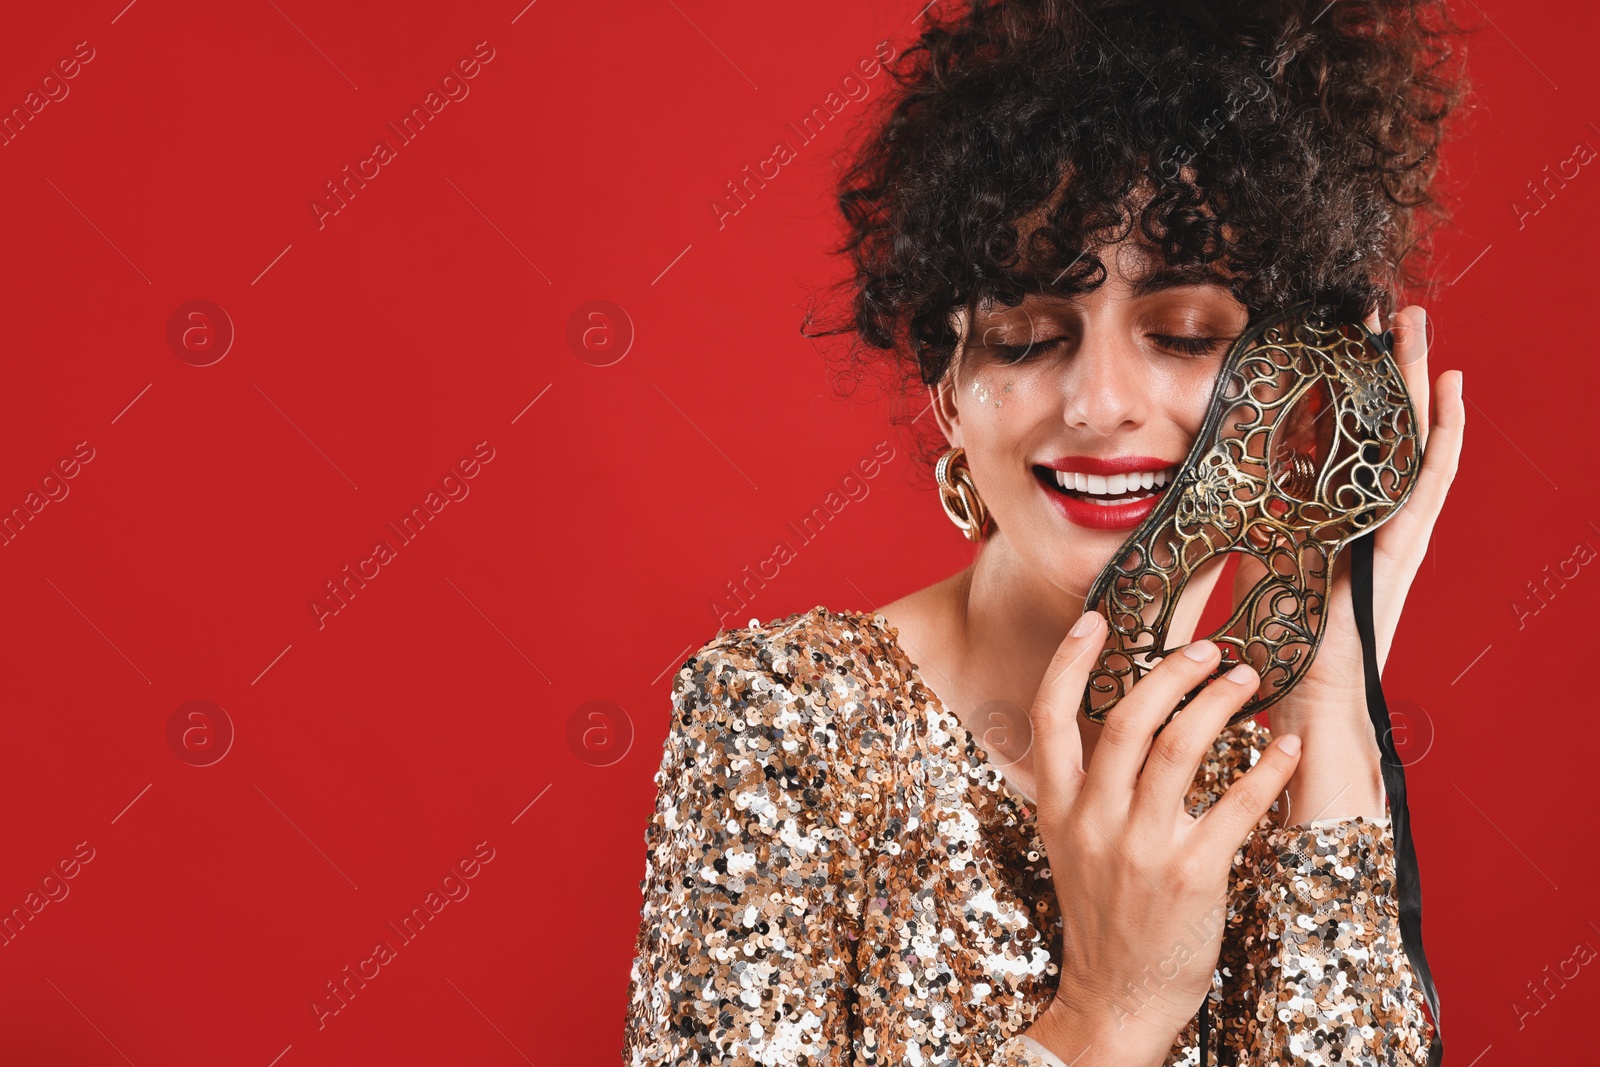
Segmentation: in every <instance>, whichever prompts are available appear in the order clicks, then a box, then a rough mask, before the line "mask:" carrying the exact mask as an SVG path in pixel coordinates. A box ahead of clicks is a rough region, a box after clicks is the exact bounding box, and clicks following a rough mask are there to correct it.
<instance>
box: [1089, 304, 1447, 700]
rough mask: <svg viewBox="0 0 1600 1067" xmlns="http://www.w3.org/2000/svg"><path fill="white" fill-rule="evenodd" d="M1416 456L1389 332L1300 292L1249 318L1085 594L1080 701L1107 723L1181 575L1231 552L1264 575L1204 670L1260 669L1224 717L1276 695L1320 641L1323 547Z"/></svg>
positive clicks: (1170, 606) (1383, 499)
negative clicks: (1207, 399)
mask: <svg viewBox="0 0 1600 1067" xmlns="http://www.w3.org/2000/svg"><path fill="white" fill-rule="evenodd" d="M1421 460H1422V447H1421V443H1420V441H1419V439H1418V437H1417V429H1416V413H1415V412H1414V410H1413V409H1412V406H1411V398H1410V396H1409V395H1408V394H1407V392H1406V387H1405V380H1404V379H1403V378H1402V376H1401V374H1400V368H1399V366H1398V365H1397V364H1396V363H1395V361H1394V356H1393V335H1392V332H1390V331H1385V332H1384V333H1382V334H1373V333H1372V332H1371V331H1369V330H1368V329H1367V328H1366V327H1365V326H1363V325H1361V324H1359V323H1339V322H1336V321H1335V320H1333V319H1332V318H1331V317H1329V316H1327V315H1326V314H1325V313H1324V312H1322V311H1320V310H1318V309H1317V308H1314V307H1313V306H1312V305H1310V304H1301V305H1299V306H1297V307H1294V308H1291V309H1289V310H1288V311H1286V312H1282V313H1280V314H1278V315H1274V316H1272V317H1269V318H1266V319H1264V320H1262V321H1260V322H1258V323H1256V324H1254V325H1252V326H1251V328H1250V329H1248V330H1246V331H1245V333H1244V334H1243V335H1242V336H1240V338H1239V339H1238V340H1237V341H1236V342H1234V345H1233V347H1232V348H1231V349H1230V350H1229V351H1228V355H1227V357H1226V358H1225V359H1224V360H1223V363H1222V368H1221V370H1220V371H1219V373H1218V376H1217V383H1216V386H1215V387H1214V390H1213V392H1212V397H1211V406H1210V407H1209V409H1208V410H1207V413H1206V419H1205V422H1204V424H1203V425H1202V426H1201V429H1200V432H1199V433H1198V434H1197V435H1196V436H1195V441H1194V445H1193V447H1192V448H1191V449H1190V451H1189V455H1188V457H1187V458H1186V459H1185V460H1184V463H1183V466H1182V468H1181V469H1180V472H1179V474H1178V477H1177V480H1176V481H1175V482H1174V483H1173V484H1172V485H1171V486H1170V487H1169V488H1168V489H1167V490H1166V492H1165V493H1164V494H1163V496H1162V499H1161V501H1160V502H1159V504H1158V505H1157V507H1156V509H1155V511H1153V512H1152V513H1151V514H1150V515H1149V516H1148V517H1147V518H1146V519H1145V521H1144V522H1143V523H1141V524H1140V525H1139V527H1138V528H1137V529H1136V530H1134V531H1133V533H1132V534H1131V535H1130V536H1129V537H1128V539H1127V540H1126V541H1125V542H1123V545H1122V547H1121V548H1120V549H1118V551H1117V554H1116V555H1115V556H1114V557H1113V558H1112V561H1111V563H1110V564H1109V565H1108V566H1107V567H1106V569H1105V570H1104V571H1102V572H1101V574H1100V577H1099V578H1098V579H1097V580H1096V582H1095V584H1094V586H1093V588H1092V589H1091V590H1090V592H1089V596H1088V598H1087V604H1088V606H1089V607H1090V608H1092V609H1096V610H1098V611H1100V612H1101V614H1103V615H1104V616H1105V617H1106V620H1107V621H1108V622H1109V624H1110V632H1109V635H1108V636H1107V639H1106V646H1105V648H1104V649H1103V650H1102V651H1101V653H1100V657H1099V661H1098V662H1097V663H1096V664H1095V666H1094V668H1093V669H1092V670H1091V672H1090V675H1089V686H1088V689H1087V690H1086V691H1085V694H1084V701H1083V712H1084V714H1085V715H1086V716H1088V717H1089V718H1090V719H1092V720H1094V721H1096V722H1103V721H1104V720H1105V716H1106V713H1107V712H1109V711H1110V710H1111V709H1112V708H1113V707H1114V706H1115V705H1116V704H1117V702H1118V701H1119V700H1121V699H1122V697H1123V695H1124V694H1125V693H1126V692H1127V690H1128V688H1129V686H1131V685H1132V684H1133V683H1134V682H1136V681H1138V679H1139V678H1140V677H1141V676H1142V675H1143V674H1144V673H1145V672H1146V671H1148V670H1149V669H1150V668H1151V667H1153V666H1154V665H1155V662H1156V661H1157V660H1159V659H1160V658H1161V657H1163V656H1165V655H1166V654H1167V653H1168V652H1169V651H1173V650H1172V649H1169V648H1167V646H1166V642H1167V633H1168V629H1169V628H1170V626H1171V625H1172V621H1173V613H1174V611H1175V610H1176V608H1177V606H1178V602H1179V599H1180V597H1181V596H1182V594H1183V592H1184V589H1185V587H1186V586H1187V585H1188V583H1189V582H1190V581H1191V580H1192V579H1193V578H1194V576H1195V574H1196V572H1197V571H1199V570H1200V568H1201V567H1202V566H1204V565H1205V564H1206V563H1208V562H1211V561H1215V560H1217V557H1219V556H1221V555H1223V554H1224V553H1230V552H1236V553H1242V554H1244V556H1246V557H1247V558H1250V559H1254V560H1255V561H1256V562H1257V563H1258V564H1259V565H1260V567H1261V568H1262V569H1263V570H1264V572H1265V573H1264V574H1263V575H1262V576H1261V578H1260V580H1259V581H1257V582H1256V584H1255V585H1254V587H1253V588H1251V589H1250V590H1249V591H1248V592H1247V593H1246V594H1245V595H1244V596H1243V597H1242V598H1241V599H1240V601H1239V603H1238V604H1237V605H1236V607H1235V609H1234V611H1233V614H1232V616H1231V617H1230V618H1229V619H1228V621H1227V622H1226V623H1225V624H1224V625H1223V626H1222V627H1221V628H1220V629H1218V630H1217V631H1216V632H1215V633H1213V634H1211V635H1210V637H1211V639H1212V640H1213V641H1215V642H1216V643H1217V644H1218V645H1219V646H1220V647H1221V649H1222V662H1221V663H1220V664H1219V665H1218V666H1217V668H1216V670H1215V671H1214V672H1213V673H1212V677H1213V678H1214V677H1217V676H1219V675H1221V674H1223V673H1225V672H1226V671H1228V670H1229V669H1231V668H1232V667H1233V666H1234V665H1235V664H1238V663H1241V662H1244V663H1249V664H1250V665H1251V666H1252V667H1254V668H1255V670H1256V672H1257V673H1258V674H1259V675H1260V676H1261V686H1260V688H1259V689H1258V690H1257V692H1256V695H1255V696H1253V697H1252V698H1251V699H1250V700H1249V701H1248V702H1246V704H1245V705H1244V707H1243V708H1242V709H1240V711H1239V712H1238V713H1237V714H1236V715H1234V716H1233V717H1232V718H1231V719H1230V720H1229V725H1230V726H1231V725H1234V724H1236V723H1239V722H1242V721H1243V720H1245V719H1247V718H1250V717H1251V716H1253V715H1255V714H1256V713H1257V712H1259V711H1261V710H1262V709H1263V708H1265V707H1267V706H1268V705H1270V704H1272V703H1274V702H1275V701H1277V700H1279V699H1281V698H1282V697H1283V695H1284V694H1285V693H1287V692H1288V691H1289V689H1290V688H1291V687H1293V686H1294V685H1295V683H1296V682H1298V681H1299V680H1300V679H1301V678H1302V677H1304V676H1305V673H1306V669H1307V668H1308V667H1309V666H1310V665H1311V661H1312V659H1313V657H1315V656H1316V654H1317V646H1318V645H1319V643H1320V642H1321V638H1322V631H1323V624H1324V621H1325V616H1326V606H1327V595H1328V588H1329V585H1330V583H1331V581H1332V575H1333V562H1334V558H1335V557H1336V556H1337V555H1338V553H1339V551H1340V549H1342V548H1343V547H1344V546H1345V545H1347V544H1349V543H1350V541H1352V540H1353V539H1355V538H1356V537H1359V536H1361V535H1362V534H1364V533H1366V532H1368V531H1369V530H1373V529H1375V528H1376V527H1378V526H1379V525H1381V524H1382V523H1383V522H1384V521H1385V520H1386V519H1387V518H1388V517H1389V516H1390V515H1392V514H1393V513H1394V511H1395V510H1396V509H1397V508H1399V507H1400V505H1401V504H1402V503H1404V501H1405V499H1406V497H1407V496H1408V495H1409V494H1410V492H1411V488H1412V485H1413V484H1414V483H1415V482H1416V476H1417V472H1418V470H1419V469H1420V466H1421ZM1241 562H1242V561H1241ZM1196 692H1198V690H1196ZM1192 695H1193V694H1190V696H1192ZM1189 698H1190V697H1189V696H1186V697H1185V698H1184V700H1183V702H1182V703H1180V704H1179V707H1180V708H1181V707H1182V706H1183V704H1184V703H1187V702H1188V700H1189Z"/></svg>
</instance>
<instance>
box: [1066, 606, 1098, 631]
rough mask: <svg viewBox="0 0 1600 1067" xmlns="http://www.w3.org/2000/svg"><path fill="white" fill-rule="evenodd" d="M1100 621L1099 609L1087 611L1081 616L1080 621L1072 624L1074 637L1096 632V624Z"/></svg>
mask: <svg viewBox="0 0 1600 1067" xmlns="http://www.w3.org/2000/svg"><path fill="white" fill-rule="evenodd" d="M1099 621H1100V613H1099V612H1098V611H1086V612H1084V613H1083V614H1082V615H1081V616H1079V618H1078V621H1077V622H1075V623H1073V624H1072V636H1073V637H1088V636H1089V635H1090V634H1092V633H1094V628H1095V624H1097V623H1098V622H1099Z"/></svg>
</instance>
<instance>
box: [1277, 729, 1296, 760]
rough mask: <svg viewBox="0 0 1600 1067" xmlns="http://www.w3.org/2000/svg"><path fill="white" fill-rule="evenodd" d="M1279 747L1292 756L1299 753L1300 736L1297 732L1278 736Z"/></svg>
mask: <svg viewBox="0 0 1600 1067" xmlns="http://www.w3.org/2000/svg"><path fill="white" fill-rule="evenodd" d="M1278 747H1279V748H1281V749H1283V750H1284V751H1285V752H1287V753H1288V754H1289V755H1291V756H1294V755H1297V754H1299V752H1300V738H1299V736H1298V735H1296V734H1284V735H1283V736H1282V737H1280V738H1278Z"/></svg>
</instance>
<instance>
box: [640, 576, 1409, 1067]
mask: <svg viewBox="0 0 1600 1067" xmlns="http://www.w3.org/2000/svg"><path fill="white" fill-rule="evenodd" d="M895 638H896V631H895V629H894V628H893V627H891V626H889V625H888V624H887V623H886V622H885V620H884V618H883V616H881V615H870V614H867V613H862V612H832V611H828V610H827V609H825V608H823V607H820V606H819V607H816V608H813V609H812V610H811V611H809V612H805V613H796V614H793V615H789V616H787V617H785V618H782V619H776V620H773V621H771V622H769V623H767V624H766V625H760V624H759V623H758V622H757V621H756V620H751V625H750V626H747V627H743V628H740V629H735V630H726V631H722V632H720V633H719V634H718V635H717V636H716V638H715V639H713V640H712V641H710V642H709V643H708V644H706V645H705V647H703V648H702V649H701V650H700V651H699V652H697V653H696V654H695V655H694V656H692V657H690V659H689V660H688V661H687V662H686V663H685V665H684V666H683V667H682V668H680V669H679V671H678V673H677V675H676V676H675V677H674V679H673V686H672V711H673V717H672V723H671V726H670V728H669V730H668V734H667V739H666V742H665V744H664V746H663V753H662V759H661V765H660V769H659V770H658V771H657V773H656V776H655V782H656V785H657V790H658V792H657V800H656V807H655V813H654V815H653V816H652V818H651V821H650V824H649V826H648V828H647V830H646V833H645V841H646V845H647V858H646V864H645V877H644V880H643V881H642V882H641V883H640V888H641V890H642V892H643V897H644V906H643V910H642V914H641V922H640V928H639V934H638V939H637V943H636V955H635V959H634V962H633V969H632V973H631V977H630V981H629V986H628V1017H627V1027H626V1031H625V1035H624V1042H623V1054H622V1055H623V1062H624V1063H625V1064H629V1065H631V1067H643V1065H647V1064H648V1065H657V1064H718V1065H753V1064H763V1065H768V1067H780V1065H781V1067H800V1065H807V1067H820V1065H830V1067H832V1065H839V1067H845V1065H848V1067H871V1065H880V1064H881V1065H885V1067H902V1065H915V1067H1042V1065H1043V1063H1044V1061H1043V1060H1041V1059H1040V1057H1039V1056H1038V1055H1037V1054H1036V1053H1035V1052H1034V1051H1033V1050H1032V1049H1031V1048H1029V1046H1028V1045H1027V1044H1026V1043H1025V1042H1023V1041H1022V1040H1021V1038H1020V1036H1019V1035H1020V1034H1021V1033H1022V1032H1023V1031H1025V1030H1027V1028H1028V1026H1029V1024H1030V1023H1031V1022H1032V1021H1033V1019H1034V1018H1035V1017H1036V1016H1037V1015H1038V1013H1039V1012H1040V1011H1042V1010H1043V1009H1044V1008H1045V1006H1046V1005H1048V1004H1049V1003H1050V1001H1051V999H1052V998H1053V996H1054V993H1055V989H1056V984H1057V979H1058V967H1057V961H1058V960H1059V958H1060V946H1061V912H1060V908H1059V906H1058V904H1057V901H1056V896H1055V887H1054V883H1053V882H1052V880H1051V877H1050V872H1049V865H1048V858H1047V857H1046V855H1045V849H1044V843H1043V841H1042V840H1041V839H1040V836H1039V832H1038V826H1037V824H1036V822H1035V819H1034V812H1033V809H1032V806H1031V804H1030V803H1029V802H1028V801H1027V799H1026V798H1025V797H1023V796H1021V795H1020V794H1017V793H1014V792H1013V791H1012V790H1010V789H1009V788H1008V787H1007V786H1006V783H1005V780H1004V778H1003V777H1002V776H1001V774H1000V772H999V771H998V770H997V769H996V768H995V767H994V766H993V765H992V764H991V763H990V762H989V759H988V757H987V755H986V754H985V753H984V751H983V749H982V748H981V747H979V746H978V745H977V744H976V742H975V741H974V739H973V738H972V736H971V735H970V734H969V733H968V732H967V731H966V729H965V728H964V727H963V726H962V725H961V723H960V721H959V720H958V719H956V718H955V716H954V715H952V714H951V713H950V712H948V711H947V710H946V709H945V708H944V707H943V706H942V704H940V703H939V701H938V700H937V698H936V697H934V695H933V694H932V692H931V691H930V690H929V689H928V688H927V687H926V686H925V685H924V684H923V682H922V679H921V677H920V673H919V672H918V671H917V669H916V667H915V666H914V665H913V664H912V662H911V661H910V659H909V658H907V656H906V654H905V652H904V651H903V650H902V649H901V648H900V646H899V644H898V643H897V642H896V640H895ZM1270 741H1271V735H1270V733H1269V732H1268V730H1267V729H1266V728H1265V727H1263V726H1261V725H1259V724H1258V723H1256V722H1255V720H1253V719H1247V720H1245V722H1243V723H1240V724H1238V725H1237V726H1234V727H1230V728H1229V729H1227V730H1225V731H1224V732H1223V733H1222V734H1221V735H1219V737H1218V739H1217V741H1216V743H1215V744H1214V745H1213V746H1212V749H1211V751H1210V752H1209V753H1208V754H1207V757H1206V759H1205V760H1204V762H1203V763H1202V765H1201V767H1200V771H1199V773H1198V774H1197V775H1196V778H1195V781H1194V784H1193V786H1192V788H1191V790H1190V793H1189V797H1188V800H1189V810H1190V812H1191V813H1192V814H1196V815H1198V814H1200V812H1202V811H1204V810H1205V809H1206V808H1207V807H1209V806H1210V804H1211V803H1212V802H1214V801H1215V800H1216V798H1217V797H1218V796H1220V795H1221V793H1222V792H1223V790H1224V789H1225V788H1226V786H1227V784H1228V783H1229V782H1231V781H1232V780H1233V779H1234V778H1235V777H1237V776H1238V775H1240V774H1242V773H1244V771H1246V770H1248V769H1249V767H1250V766H1251V765H1252V764H1253V763H1254V762H1255V760H1256V758H1257V757H1258V755H1259V753H1260V751H1261V750H1262V749H1264V748H1265V747H1266V745H1267V744H1268V743H1269V742H1270ZM1276 813H1277V809H1276V806H1274V809H1273V811H1272V812H1271V813H1269V814H1268V815H1267V816H1266V817H1265V818H1263V820H1262V822H1261V824H1260V825H1259V826H1258V827H1257V828H1256V830H1255V831H1253V832H1252V834H1251V836H1250V837H1249V838H1247V839H1246V840H1245V843H1244V845H1243V847H1241V848H1240V850H1239V852H1238V854H1237V855H1236V856H1235V860H1234V874H1233V878H1232V888H1231V892H1230V897H1229V907H1228V918H1227V928H1226V931H1225V934H1224V941H1223V946H1222V954H1221V958H1220V959H1219V960H1218V965H1217V970H1216V973H1215V975H1214V977H1213V981H1212V993H1211V997H1210V1026H1209V1028H1208V1034H1207V1038H1208V1040H1207V1045H1208V1053H1209V1055H1208V1062H1209V1063H1212V1064H1218V1065H1226V1064H1236V1065H1240V1067H1264V1065H1267V1064H1296V1065H1301V1064H1303V1065H1321V1064H1339V1065H1377V1064H1383V1065H1401V1064H1404V1065H1420V1064H1425V1063H1426V1060H1427V1050H1428V1044H1429V1040H1430V1038H1431V1025H1430V1024H1429V1022H1428V1020H1427V1018H1426V1017H1425V1016H1424V1015H1423V1004H1424V1000H1423V996H1422V992H1421V987H1420V985H1418V984H1417V983H1416V982H1415V980H1414V977H1413V974H1412V972H1411V969H1410V966H1409V964H1408V962H1407V960H1406V958H1405V955H1404V952H1403V951H1402V948H1401V942H1400V926H1399V904H1398V900H1397V898H1396V897H1395V895H1394V894H1395V874H1394V845H1393V839H1392V837H1391V832H1390V827H1389V825H1388V820H1387V819H1384V820H1376V821H1374V820H1368V819H1364V818H1361V817H1355V818H1352V819H1347V820H1327V821H1325V822H1323V823H1318V824H1314V825H1311V826H1294V827H1280V826H1277V825H1276V822H1275V819H1276ZM1199 1051H1200V1050H1199V1048H1198V1028H1197V1021H1196V1020H1194V1019H1191V1020H1190V1021H1189V1023H1188V1025H1187V1026H1186V1027H1185V1029H1184V1030H1183V1031H1182V1032H1180V1033H1179V1034H1178V1035H1177V1039H1176V1042H1175V1044H1174V1045H1173V1048H1172V1052H1171V1054H1170V1055H1169V1056H1168V1058H1167V1059H1166V1061H1165V1067H1176V1065H1179V1064H1194V1063H1197V1062H1198V1054H1199Z"/></svg>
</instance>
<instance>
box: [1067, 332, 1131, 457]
mask: <svg viewBox="0 0 1600 1067" xmlns="http://www.w3.org/2000/svg"><path fill="white" fill-rule="evenodd" d="M1149 389H1150V383H1149V382H1148V381H1147V380H1146V375H1145V368H1144V366H1143V360H1142V359H1140V356H1139V352H1138V351H1137V349H1136V348H1135V347H1134V345H1133V344H1132V343H1131V342H1130V341H1129V340H1128V339H1126V338H1121V337H1118V336H1116V335H1115V334H1114V333H1112V332H1111V331H1108V330H1101V331H1091V332H1086V333H1085V334H1084V337H1083V339H1082V341H1081V342H1080V344H1079V347H1078V351H1077V352H1076V353H1074V355H1073V358H1072V360H1071V362H1070V363H1069V365H1068V369H1067V373H1066V374H1065V375H1064V376H1063V377H1062V381H1061V392H1062V414H1063V417H1064V418H1065V420H1066V423H1067V425H1069V426H1072V427H1074V428H1079V429H1085V430H1088V431H1090V432H1092V433H1094V434H1097V435H1099V436H1101V437H1110V436H1112V435H1113V434H1116V433H1118V432H1120V431H1126V430H1131V429H1135V428H1137V427H1139V426H1141V425H1143V424H1144V422H1145V419H1146V418H1147V417H1148V414H1149V404H1150V397H1149Z"/></svg>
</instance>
